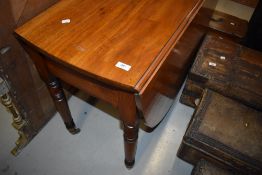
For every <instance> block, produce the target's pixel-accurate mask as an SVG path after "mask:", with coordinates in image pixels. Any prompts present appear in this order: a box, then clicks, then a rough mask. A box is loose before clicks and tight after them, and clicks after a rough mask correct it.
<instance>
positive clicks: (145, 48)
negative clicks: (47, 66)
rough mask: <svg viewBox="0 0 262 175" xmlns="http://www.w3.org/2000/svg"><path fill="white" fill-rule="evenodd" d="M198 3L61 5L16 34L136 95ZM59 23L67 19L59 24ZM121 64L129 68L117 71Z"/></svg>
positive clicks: (69, 1)
mask: <svg viewBox="0 0 262 175" xmlns="http://www.w3.org/2000/svg"><path fill="white" fill-rule="evenodd" d="M201 3H202V1H200V0H165V1H159V0H154V1H152V0H142V1H141V0H127V1H120V0H107V1H103V0H102V1H101V0H99V1H98V0H92V1H91V0H86V1H82V0H64V1H60V2H59V3H58V4H56V5H55V6H53V7H52V8H50V9H49V10H47V11H45V12H44V13H42V14H41V15H39V16H37V17H36V18H34V19H33V20H31V21H30V22H28V23H27V24H26V25H24V26H22V27H21V28H19V29H17V30H16V33H17V34H18V35H20V36H21V37H23V38H24V39H25V40H27V41H28V42H30V43H31V44H33V45H35V46H36V47H38V48H40V49H41V51H42V52H44V53H46V54H49V55H50V56H51V57H52V58H53V59H54V60H55V61H58V62H61V63H63V64H65V65H70V66H73V67H74V68H75V69H77V70H79V71H80V72H82V73H84V74H87V75H89V76H91V77H93V78H98V79H101V80H103V81H106V82H110V84H114V85H117V86H121V87H124V88H126V89H129V90H136V91H139V90H141V89H142V87H143V85H144V84H145V83H146V81H147V80H148V79H149V78H150V75H151V74H152V73H153V72H154V71H155V69H156V68H157V67H158V66H159V64H160V65H161V62H162V61H163V59H164V58H165V57H167V54H168V52H170V51H171V49H172V46H174V44H175V42H176V41H177V40H178V39H179V37H180V35H181V34H182V32H183V31H184V29H185V26H186V25H188V23H189V22H190V20H192V17H193V14H192V13H194V12H195V11H196V10H197V9H198V8H199V7H200V5H201ZM62 19H70V20H71V22H70V23H68V24H62V23H61V20H62ZM118 61H121V62H123V63H125V64H128V65H130V66H132V67H131V69H130V70H129V71H124V70H122V69H119V68H117V67H116V66H115V64H116V63H117V62H118Z"/></svg>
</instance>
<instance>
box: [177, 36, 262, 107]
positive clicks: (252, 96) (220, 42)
mask: <svg viewBox="0 0 262 175" xmlns="http://www.w3.org/2000/svg"><path fill="white" fill-rule="evenodd" d="M204 88H210V89H212V90H214V91H217V92H219V93H221V94H223V95H225V96H228V97H231V98H234V99H236V100H239V101H241V102H242V103H244V104H246V105H249V106H251V107H254V108H256V109H258V110H261V109H262V53H260V52H258V51H255V50H251V49H249V48H246V47H244V46H241V45H239V44H236V43H234V42H232V41H229V40H226V39H221V38H219V37H217V36H212V35H208V36H207V37H206V39H205V41H204V42H203V44H202V46H201V48H200V50H199V52H198V54H197V57H196V59H195V62H194V63H193V66H192V68H191V70H190V73H189V75H188V80H187V82H186V85H185V88H184V90H183V92H182V96H181V98H180V102H181V103H183V104H186V105H189V106H192V107H195V106H196V104H197V103H196V102H197V101H198V100H197V99H199V98H200V96H201V94H202V91H203V89H204Z"/></svg>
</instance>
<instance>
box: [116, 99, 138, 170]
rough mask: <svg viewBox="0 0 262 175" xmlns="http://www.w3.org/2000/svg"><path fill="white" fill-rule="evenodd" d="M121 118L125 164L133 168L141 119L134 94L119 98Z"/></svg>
mask: <svg viewBox="0 0 262 175" xmlns="http://www.w3.org/2000/svg"><path fill="white" fill-rule="evenodd" d="M119 112H120V119H121V120H122V122H123V126H124V148H125V165H126V167H127V168H132V167H133V166H134V164H135V154H136V147H137V139H138V130H139V120H138V117H137V113H136V105H135V98H134V95H132V94H122V95H121V96H120V98H119Z"/></svg>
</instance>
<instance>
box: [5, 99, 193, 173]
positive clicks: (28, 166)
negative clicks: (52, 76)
mask: <svg viewBox="0 0 262 175" xmlns="http://www.w3.org/2000/svg"><path fill="white" fill-rule="evenodd" d="M69 106H70V109H71V112H72V114H73V116H74V120H75V122H76V124H77V126H78V127H80V128H81V132H80V134H78V135H75V136H73V135H70V134H69V133H68V132H67V131H66V129H65V127H64V125H63V122H62V121H61V119H60V116H59V114H56V115H55V116H54V117H53V119H52V120H51V121H50V122H49V123H48V124H47V125H46V126H45V127H44V128H43V130H42V131H41V132H40V133H39V134H38V135H37V136H36V137H35V138H34V139H33V140H32V142H31V143H30V144H29V145H28V146H27V147H26V148H24V150H23V151H22V152H21V153H20V155H19V156H17V157H14V156H12V155H11V154H10V150H11V149H12V148H13V147H14V141H15V140H16V139H17V133H16V131H15V130H14V129H13V128H12V127H11V125H10V124H11V115H10V114H8V113H7V112H6V111H5V110H4V108H3V106H2V105H0V114H1V115H0V174H1V175H73V174H74V175H103V174H106V175H126V174H127V175H171V174H172V175H189V174H190V173H191V170H192V166H191V165H189V164H187V163H186V162H184V161H182V160H180V159H179V158H177V157H176V152H177V150H178V148H179V145H180V143H181V140H182V137H183V135H184V132H185V130H186V127H187V124H188V122H189V120H190V118H191V116H192V113H193V109H192V108H189V107H187V106H184V105H182V104H180V103H179V102H178V98H177V99H176V100H175V103H174V105H173V106H172V108H171V109H170V111H169V113H168V114H167V116H166V118H165V119H164V120H163V121H162V123H161V124H160V125H159V126H158V127H157V128H156V129H155V130H154V131H153V132H151V133H146V132H144V131H143V130H141V129H140V131H139V141H138V150H137V154H136V164H135V166H134V168H133V169H131V170H128V169H126V168H125V166H124V163H123V158H124V151H123V149H124V148H123V139H122V130H121V129H120V122H119V120H118V119H117V113H116V111H114V110H113V109H112V108H111V107H110V106H109V105H107V104H103V103H101V102H99V103H98V104H97V107H98V108H95V107H93V106H91V105H89V104H88V103H86V102H85V101H83V100H81V99H80V98H78V97H76V96H73V97H71V98H70V100H69Z"/></svg>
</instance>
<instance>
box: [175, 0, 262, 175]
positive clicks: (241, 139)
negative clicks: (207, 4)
mask: <svg viewBox="0 0 262 175" xmlns="http://www.w3.org/2000/svg"><path fill="white" fill-rule="evenodd" d="M236 2H238V3H241V4H244V5H248V6H251V7H255V6H256V4H257V2H258V1H236ZM193 25H195V26H196V27H197V28H198V29H200V30H202V31H203V32H205V33H208V35H207V36H206V38H205V40H204V41H203V44H202V46H201V48H200V49H199V52H198V54H197V56H196V59H195V61H194V63H193V65H192V68H191V70H190V72H189V74H188V78H187V80H186V83H185V87H184V89H183V92H182V95H181V98H180V102H181V103H183V104H185V105H188V106H191V107H193V108H195V112H194V114H193V117H192V119H191V121H190V123H189V126H188V128H187V131H186V133H185V135H184V137H183V141H182V143H181V145H180V149H179V151H178V153H177V155H178V157H180V158H181V159H183V160H185V161H187V162H189V163H191V164H193V165H194V166H195V167H194V169H193V171H192V174H194V175H207V174H208V175H232V174H262V142H261V140H262V53H261V52H258V51H255V50H252V49H249V48H247V47H244V46H242V45H240V44H238V42H241V41H243V39H244V38H245V34H246V32H247V29H248V22H247V21H245V20H242V19H239V18H236V17H234V16H231V15H228V14H224V13H221V12H217V11H214V10H211V9H206V8H202V9H201V10H200V12H199V13H198V15H197V17H196V18H195V19H194V21H193Z"/></svg>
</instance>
